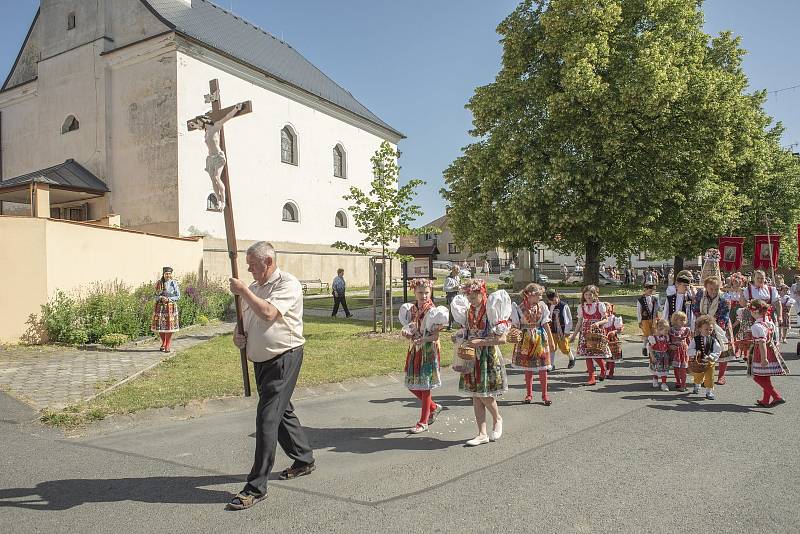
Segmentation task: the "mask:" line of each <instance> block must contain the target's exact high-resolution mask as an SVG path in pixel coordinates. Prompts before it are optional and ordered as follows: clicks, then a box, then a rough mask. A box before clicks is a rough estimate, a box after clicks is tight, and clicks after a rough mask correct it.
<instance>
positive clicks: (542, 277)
mask: <svg viewBox="0 0 800 534" xmlns="http://www.w3.org/2000/svg"><path fill="white" fill-rule="evenodd" d="M536 283H537V284H542V285H544V284H549V283H550V278H549V277H548V276H547V275H546V274H542V273H539V274H538V275H537V276H536Z"/></svg>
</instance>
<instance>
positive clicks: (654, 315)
mask: <svg viewBox="0 0 800 534" xmlns="http://www.w3.org/2000/svg"><path fill="white" fill-rule="evenodd" d="M655 290H656V286H655V284H654V283H652V282H649V283H647V282H646V283H645V284H644V292H643V293H642V296H641V297H639V298H638V299H637V300H636V319H637V320H638V321H639V328H640V329H641V330H642V341H643V343H644V345H643V346H642V356H647V338H648V337H650V336H652V335H653V334H654V333H655V327H656V321H657V320H658V312H659V311H660V310H661V306H660V304H659V302H658V295H654V293H655Z"/></svg>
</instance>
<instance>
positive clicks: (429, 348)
mask: <svg viewBox="0 0 800 534" xmlns="http://www.w3.org/2000/svg"><path fill="white" fill-rule="evenodd" d="M439 366H440V348H439V342H438V341H437V342H430V343H423V344H422V345H416V344H412V345H411V346H410V347H409V348H408V353H407V354H406V367H405V372H406V381H405V383H406V387H407V388H408V389H410V390H430V389H435V388H438V387H439V386H441V385H442V375H441V373H440V367H439Z"/></svg>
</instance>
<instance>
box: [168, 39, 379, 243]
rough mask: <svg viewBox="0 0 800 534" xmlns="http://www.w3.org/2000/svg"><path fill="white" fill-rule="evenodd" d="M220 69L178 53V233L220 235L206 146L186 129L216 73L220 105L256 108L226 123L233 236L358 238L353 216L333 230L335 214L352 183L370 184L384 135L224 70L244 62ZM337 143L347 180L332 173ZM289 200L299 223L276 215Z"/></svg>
mask: <svg viewBox="0 0 800 534" xmlns="http://www.w3.org/2000/svg"><path fill="white" fill-rule="evenodd" d="M193 55H194V53H193ZM223 68H224V66H212V65H210V64H209V63H207V62H206V60H202V61H201V60H200V59H196V58H195V57H192V56H190V55H189V54H188V53H184V52H181V51H180V49H179V51H178V61H177V70H178V75H177V80H178V82H177V83H178V98H177V100H178V123H179V126H178V175H179V176H178V182H179V185H178V187H179V191H180V201H179V204H180V207H179V212H180V232H181V235H191V234H192V233H194V232H197V231H200V232H206V233H208V234H209V235H211V236H215V237H224V235H225V230H224V222H223V217H222V214H220V213H214V212H207V211H206V198H207V197H208V195H209V194H210V193H212V189H211V182H210V180H209V178H208V175H207V174H206V173H205V171H204V168H205V159H206V155H207V150H206V147H205V144H204V143H203V134H202V132H189V131H188V130H187V127H186V121H187V120H189V119H191V118H193V117H195V116H197V115H200V114H202V113H204V112H205V111H206V110H207V109H208V108H209V106H208V104H206V103H205V102H204V100H203V95H205V94H206V93H208V82H209V80H211V79H214V78H217V79H219V81H220V88H221V93H222V105H223V106H229V105H233V104H235V103H237V102H243V101H246V100H252V102H253V113H251V114H249V115H245V116H242V117H238V118H236V119H234V120H232V121H231V122H230V123H228V126H226V128H225V137H226V143H227V155H228V161H229V172H230V176H231V181H232V184H231V188H232V190H233V202H234V207H235V211H236V232H237V237H238V238H239V239H242V240H249V239H255V240H258V239H265V240H272V241H281V242H292V243H314V244H323V245H328V244H331V243H333V242H334V241H337V240H343V241H347V242H357V241H358V240H359V239H360V234H359V232H358V231H357V230H356V229H355V227H354V225H353V220H352V217H351V216H350V214H349V213H348V225H349V227H348V228H336V227H335V225H334V219H335V216H336V212H337V211H338V210H345V212H347V207H348V205H349V204H348V202H346V201H344V200H342V196H343V195H345V194H347V193H348V192H349V188H350V187H351V186H356V187H360V188H361V189H364V190H368V189H369V183H370V181H371V180H372V163H371V161H370V158H371V157H372V155H373V154H374V152H375V151H376V150H377V149H378V148H379V146H380V144H381V142H382V141H383V139H382V138H381V137H380V136H378V135H376V134H374V133H371V132H368V131H366V130H365V129H362V128H359V127H358V126H356V125H354V124H351V123H348V122H346V121H344V120H340V119H339V118H336V117H333V116H331V115H329V114H327V113H325V112H323V111H321V110H320V109H315V108H314V107H311V106H309V105H305V104H303V103H300V102H298V101H297V100H295V99H292V98H290V97H288V96H286V95H282V94H278V93H277V92H273V91H272V90H269V89H267V88H265V87H263V86H260V85H256V84H255V83H252V82H251V81H248V80H246V79H243V78H242V77H239V76H237V75H235V74H233V72H231V70H229V69H242V68H241V67H236V66H235V65H229V66H228V68H225V70H223ZM261 79H262V80H264V77H263V76H261ZM264 83H265V84H266V83H267V82H266V80H264ZM273 83H274V82H273ZM287 124H288V125H291V126H292V128H293V129H294V130H295V132H297V138H298V155H299V158H298V165H296V166H295V165H290V164H286V163H282V162H281V151H280V147H281V141H280V131H281V129H282V128H283V127H284V126H286V125H287ZM337 143H341V144H342V145H343V146H344V148H345V150H346V152H347V178H346V179H341V178H335V177H334V176H333V148H334V146H335V145H336V144H337ZM393 146H394V145H393ZM288 201H293V202H295V203H296V204H297V206H298V208H299V210H300V222H299V223H291V222H283V221H282V220H281V219H282V209H283V205H284V204H285V203H286V202H288Z"/></svg>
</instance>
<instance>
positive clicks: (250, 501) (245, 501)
mask: <svg viewBox="0 0 800 534" xmlns="http://www.w3.org/2000/svg"><path fill="white" fill-rule="evenodd" d="M266 498H267V494H266V493H264V494H263V495H253V494H252V493H245V492H241V493H237V494H236V496H235V497H234V498H233V499H231V502H229V503H228V505H227V506H226V507H225V509H226V510H234V511H238V510H247V509H248V508H250V507H252V506H254V505H255V504H258V503H259V502H261V501H263V500H264V499H266Z"/></svg>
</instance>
